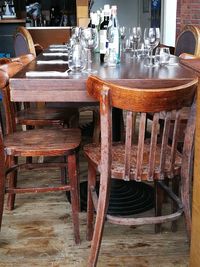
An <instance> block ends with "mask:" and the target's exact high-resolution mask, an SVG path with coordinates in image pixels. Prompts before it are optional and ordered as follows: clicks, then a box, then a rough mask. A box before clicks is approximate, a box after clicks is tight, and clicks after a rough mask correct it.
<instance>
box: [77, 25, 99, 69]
mask: <svg viewBox="0 0 200 267" xmlns="http://www.w3.org/2000/svg"><path fill="white" fill-rule="evenodd" d="M81 42H82V44H83V47H84V48H85V50H86V54H87V59H86V62H87V66H86V69H85V70H84V71H85V72H87V73H95V72H96V71H95V70H92V49H95V48H97V46H98V33H97V29H95V28H86V29H83V30H82V34H81Z"/></svg>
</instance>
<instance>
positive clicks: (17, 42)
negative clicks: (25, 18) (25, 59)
mask: <svg viewBox="0 0 200 267" xmlns="http://www.w3.org/2000/svg"><path fill="white" fill-rule="evenodd" d="M14 50H15V56H16V57H19V56H22V55H26V54H32V55H33V56H36V55H38V54H39V53H41V52H42V51H43V48H42V47H41V46H40V45H39V44H34V42H33V39H32V36H31V34H30V33H29V31H28V30H27V29H26V28H25V27H24V26H19V27H18V28H17V30H16V34H15V36H14Z"/></svg>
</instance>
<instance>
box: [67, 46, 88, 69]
mask: <svg viewBox="0 0 200 267" xmlns="http://www.w3.org/2000/svg"><path fill="white" fill-rule="evenodd" d="M68 66H69V69H70V70H71V71H72V72H74V73H80V72H81V71H82V70H83V69H84V68H85V54H84V50H83V47H82V45H81V44H80V43H76V44H74V45H73V46H72V48H71V51H70V54H69V56H68Z"/></svg>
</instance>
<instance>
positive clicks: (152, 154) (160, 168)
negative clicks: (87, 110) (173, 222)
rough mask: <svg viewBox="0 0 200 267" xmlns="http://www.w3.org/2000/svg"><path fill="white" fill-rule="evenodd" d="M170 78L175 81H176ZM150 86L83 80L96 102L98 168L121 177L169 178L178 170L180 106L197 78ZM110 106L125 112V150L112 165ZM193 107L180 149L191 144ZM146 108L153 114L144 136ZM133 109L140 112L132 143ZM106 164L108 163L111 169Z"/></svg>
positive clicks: (192, 91)
mask: <svg viewBox="0 0 200 267" xmlns="http://www.w3.org/2000/svg"><path fill="white" fill-rule="evenodd" d="M174 82H175V83H176V81H174ZM151 86H152V88H148V89H138V88H126V87H122V86H118V85H114V84H111V83H107V82H105V81H102V80H100V79H98V78H96V77H89V79H88V81H87V90H88V93H89V94H90V95H91V96H93V97H94V98H96V99H98V100H99V102H100V117H101V168H102V169H103V170H107V172H109V173H111V176H112V177H115V178H122V179H124V180H130V179H134V180H137V181H141V180H151V181H152V180H153V179H164V177H169V178H171V177H173V176H175V175H177V173H178V171H179V170H180V167H181V164H182V162H181V160H180V158H179V156H178V154H179V153H178V150H177V145H178V134H179V126H180V123H181V109H182V108H183V107H185V106H191V104H192V102H193V99H194V95H195V91H196V86H197V80H196V79H195V80H194V81H191V82H188V83H187V84H185V85H179V86H175V87H169V88H156V89H154V87H153V84H151ZM193 105H194V104H193ZM113 107H116V108H119V109H122V110H123V112H124V115H125V116H124V117H125V125H126V129H125V146H124V148H125V150H124V151H123V152H122V151H119V152H120V153H121V154H123V155H124V157H123V160H122V161H121V162H120V164H119V162H118V165H119V166H116V165H115V162H112V116H111V114H112V112H111V110H112V108H113ZM193 110H194V106H193V109H192V113H191V115H192V117H191V119H190V120H189V124H188V127H190V128H188V127H187V129H186V135H187V136H186V137H185V143H184V148H183V149H184V151H186V150H187V148H188V147H187V146H188V144H189V143H191V145H192V142H193V136H194V125H195V120H194V111H193ZM149 112H151V113H153V114H154V115H153V121H152V127H151V138H150V139H149V140H146V139H145V129H146V116H147V113H149ZM161 112H162V119H163V117H164V129H163V134H162V138H161V143H160V144H158V134H159V118H160V114H161ZM135 113H140V116H139V130H138V139H137V143H136V144H133V143H132V140H133V139H135V138H133V135H134V132H133V130H134V127H133V126H134V125H133V116H134V114H135ZM175 114H176V115H175ZM174 115H175V124H174V125H175V126H174V132H173V139H172V145H171V146H169V144H168V140H169V130H170V121H171V118H172V117H173V118H174ZM184 119H185V118H184ZM186 141H187V142H186ZM189 141H190V142H189ZM159 142H160V138H159ZM149 144H150V146H149ZM158 150H159V151H158ZM116 153H117V152H116ZM158 155H159V157H158ZM115 156H116V155H115ZM115 156H114V158H115ZM134 161H135V162H134ZM175 162H176V164H175ZM110 166H112V170H111V168H110ZM133 166H134V167H133ZM122 170H123V175H122Z"/></svg>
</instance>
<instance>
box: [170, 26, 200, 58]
mask: <svg viewBox="0 0 200 267" xmlns="http://www.w3.org/2000/svg"><path fill="white" fill-rule="evenodd" d="M182 53H189V54H192V55H195V56H200V27H199V26H197V25H186V26H185V27H184V28H183V31H182V32H181V33H180V35H179V36H178V38H177V40H176V46H175V53H174V54H175V55H176V56H180V54H182Z"/></svg>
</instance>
